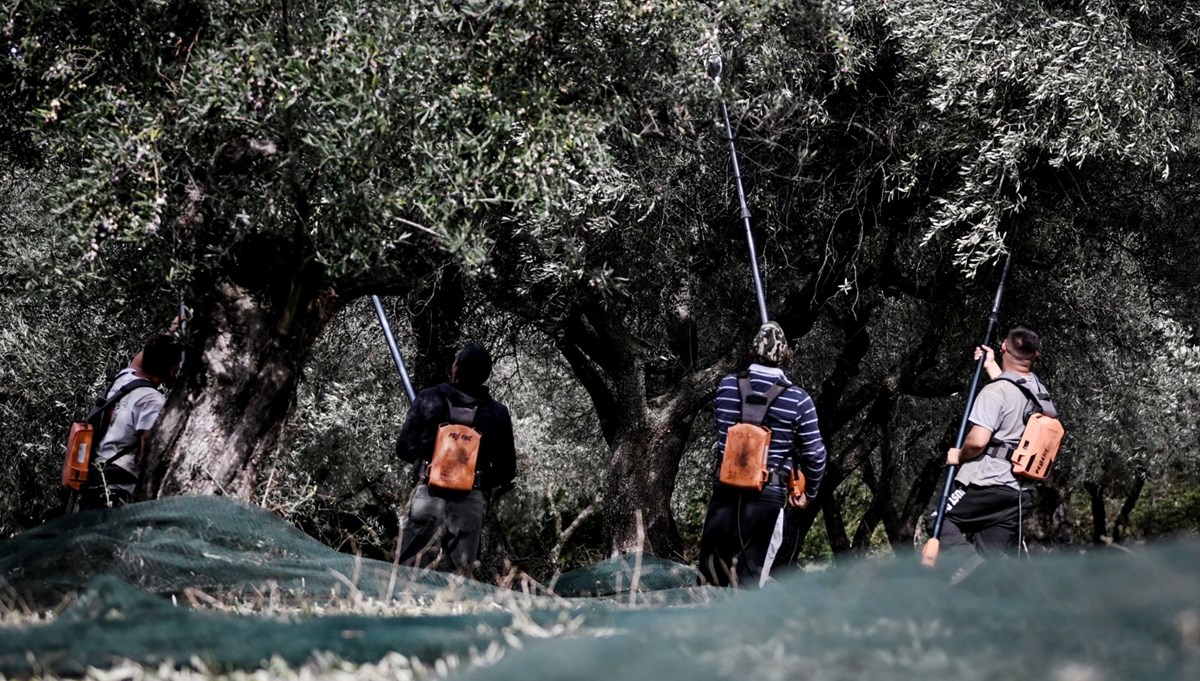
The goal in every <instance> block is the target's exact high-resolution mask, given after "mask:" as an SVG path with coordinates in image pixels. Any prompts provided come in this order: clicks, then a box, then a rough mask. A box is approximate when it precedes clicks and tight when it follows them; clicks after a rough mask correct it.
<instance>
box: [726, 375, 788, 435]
mask: <svg viewBox="0 0 1200 681" xmlns="http://www.w3.org/2000/svg"><path fill="white" fill-rule="evenodd" d="M787 389H788V384H787V383H785V382H783V381H776V382H775V384H774V385H772V386H771V387H770V388H768V389H767V392H766V393H764V394H762V395H759V394H758V393H756V392H754V388H752V387H751V386H750V377H749V376H740V377H738V393H739V394H740V395H741V397H742V423H753V424H754V425H756V426H761V425H762V424H763V421H765V420H767V411H768V410H769V409H770V408H771V403H772V402H774V401H775V398H777V397H779V396H780V395H782V394H783V391H784V390H787Z"/></svg>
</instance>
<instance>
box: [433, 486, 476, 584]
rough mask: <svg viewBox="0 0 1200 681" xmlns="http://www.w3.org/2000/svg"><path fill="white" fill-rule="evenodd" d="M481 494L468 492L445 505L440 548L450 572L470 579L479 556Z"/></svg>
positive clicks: (473, 491)
mask: <svg viewBox="0 0 1200 681" xmlns="http://www.w3.org/2000/svg"><path fill="white" fill-rule="evenodd" d="M483 509H484V503H483V492H481V491H479V490H477V489H475V490H471V491H470V492H469V493H468V494H467V495H466V496H465V497H464V498H462V499H455V500H453V501H447V502H446V529H445V534H443V536H442V546H443V547H444V549H445V551H446V555H447V556H449V558H450V565H451V566H452V567H453V570H454V572H456V573H458V574H460V575H462V576H464V577H470V576H471V574H472V573H473V571H474V570H475V561H476V560H477V559H478V557H479V540H480V537H481V536H482V535H483Z"/></svg>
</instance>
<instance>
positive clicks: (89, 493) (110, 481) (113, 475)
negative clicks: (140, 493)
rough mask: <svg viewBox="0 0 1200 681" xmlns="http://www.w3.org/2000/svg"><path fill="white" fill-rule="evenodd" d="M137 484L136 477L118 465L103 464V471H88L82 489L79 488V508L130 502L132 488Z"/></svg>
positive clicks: (121, 504) (113, 505)
mask: <svg viewBox="0 0 1200 681" xmlns="http://www.w3.org/2000/svg"><path fill="white" fill-rule="evenodd" d="M137 484H138V477H137V476H136V475H134V474H133V473H130V472H129V471H127V470H125V469H124V468H121V467H120V466H105V467H104V471H103V473H101V471H99V470H96V469H92V470H90V471H88V476H87V481H86V482H84V483H83V489H81V490H79V510H80V511H91V510H93V509H97V508H117V507H118V506H124V505H125V504H128V503H132V502H133V500H134V492H133V491H132V490H133V489H135V488H136V486H137Z"/></svg>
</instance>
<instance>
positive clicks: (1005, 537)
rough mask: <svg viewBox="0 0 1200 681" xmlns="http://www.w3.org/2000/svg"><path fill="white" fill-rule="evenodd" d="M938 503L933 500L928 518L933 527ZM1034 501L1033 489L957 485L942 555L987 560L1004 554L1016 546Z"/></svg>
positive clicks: (948, 510) (949, 508) (944, 526)
mask: <svg viewBox="0 0 1200 681" xmlns="http://www.w3.org/2000/svg"><path fill="white" fill-rule="evenodd" d="M1022 495H1023V496H1022ZM938 501H939V499H938V498H937V497H935V498H934V499H933V505H932V508H930V509H929V513H928V514H927V515H926V518H927V520H928V521H929V523H930V525H931V526H932V523H933V520H934V518H935V517H936V516H937V503H938ZM1032 501H1033V495H1032V494H1031V493H1030V492H1029V490H1025V491H1023V492H1018V491H1017V490H1015V489H1013V488H1011V487H1007V486H1005V485H989V486H987V487H976V486H974V485H960V484H958V483H954V488H953V490H951V492H950V500H949V503H947V505H946V518H945V520H944V522H943V523H942V536H941V537H940V539H941V546H940V551H939V553H940V555H946V556H947V557H949V556H957V557H961V556H964V555H969V554H971V553H978V554H979V555H980V556H982V557H985V558H990V557H995V556H999V555H1003V554H1004V553H1005V552H1007V551H1008V549H1009V548H1010V547H1011V546H1012V545H1013V544H1014V543H1016V539H1017V535H1018V532H1019V530H1020V523H1021V522H1022V520H1023V518H1022V517H1021V516H1022V515H1026V516H1027V515H1029V512H1030V511H1031V510H1032V507H1033V506H1032ZM1022 509H1023V510H1024V513H1022Z"/></svg>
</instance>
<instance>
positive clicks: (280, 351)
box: [143, 281, 340, 500]
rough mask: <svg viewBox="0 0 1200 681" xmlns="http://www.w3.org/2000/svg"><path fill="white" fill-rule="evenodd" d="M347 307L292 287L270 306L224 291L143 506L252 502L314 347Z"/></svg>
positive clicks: (166, 414)
mask: <svg viewBox="0 0 1200 681" xmlns="http://www.w3.org/2000/svg"><path fill="white" fill-rule="evenodd" d="M339 304H340V303H336V302H335V299H334V297H333V296H332V295H331V294H330V293H329V292H328V289H322V288H317V287H314V286H311V285H306V284H304V283H302V282H300V281H296V282H294V283H293V284H292V286H291V287H290V289H289V290H287V291H286V292H284V293H283V294H282V295H277V296H274V297H272V296H268V295H266V294H262V293H258V292H253V291H250V290H248V289H246V288H243V287H242V286H239V285H237V284H233V283H229V282H223V283H220V284H218V285H217V286H216V287H215V288H214V290H213V292H212V295H211V298H210V301H209V302H208V304H207V305H206V310H205V311H204V313H203V314H201V315H199V316H198V317H197V327H198V328H196V329H194V333H195V336H194V338H195V339H197V345H198V348H197V350H192V351H191V353H192V354H191V355H189V356H188V357H187V359H186V364H185V367H184V373H183V377H184V378H183V380H184V383H185V384H184V385H182V386H178V387H177V389H176V390H175V391H173V393H172V395H171V397H170V399H169V400H168V402H167V404H166V406H165V407H164V409H163V413H162V415H161V416H160V418H159V422H158V426H157V428H156V429H155V431H154V435H153V439H152V442H151V445H150V452H149V455H148V456H147V460H146V462H145V463H144V465H143V496H145V497H146V498H158V497H164V496H172V495H180V494H219V495H226V496H232V497H237V498H240V499H247V500H249V499H252V498H253V495H254V487H255V481H256V478H257V473H258V468H259V466H260V464H261V463H262V462H263V461H264V460H265V459H266V458H267V457H268V456H269V455H270V454H271V452H272V451H273V450H274V449H275V446H276V444H277V442H278V439H279V436H280V433H281V431H282V429H283V424H284V421H285V420H286V418H287V416H288V414H289V413H290V412H291V409H292V406H293V404H294V401H295V396H296V386H297V381H298V380H299V378H300V375H301V369H302V367H303V366H304V363H305V361H307V359H308V357H309V355H310V352H311V350H312V347H313V344H314V343H315V341H316V339H317V337H318V335H319V334H320V332H321V330H322V329H323V328H324V326H325V324H326V323H327V322H328V321H329V319H330V317H331V316H332V314H333V312H334V311H335V310H336V309H337V306H338V305H339Z"/></svg>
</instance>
